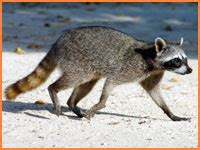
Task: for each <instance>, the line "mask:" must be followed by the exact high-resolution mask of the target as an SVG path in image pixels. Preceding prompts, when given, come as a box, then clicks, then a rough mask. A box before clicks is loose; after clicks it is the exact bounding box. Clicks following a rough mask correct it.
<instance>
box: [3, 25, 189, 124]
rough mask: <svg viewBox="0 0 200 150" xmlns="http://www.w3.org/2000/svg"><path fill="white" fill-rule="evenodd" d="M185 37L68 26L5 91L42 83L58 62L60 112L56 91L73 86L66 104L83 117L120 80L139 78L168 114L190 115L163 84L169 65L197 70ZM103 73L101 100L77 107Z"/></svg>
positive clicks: (12, 93) (56, 84)
mask: <svg viewBox="0 0 200 150" xmlns="http://www.w3.org/2000/svg"><path fill="white" fill-rule="evenodd" d="M182 43H183V39H181V42H180V43H171V42H169V41H166V40H164V39H162V38H160V37H157V38H156V39H155V41H154V42H152V43H147V42H144V41H140V40H136V39H135V38H133V37H132V36H130V35H128V34H125V33H122V32H120V31H117V30H115V29H112V28H108V27H99V26H90V27H81V28H75V29H70V30H66V31H65V33H64V34H63V35H62V36H61V37H60V38H59V39H58V40H57V41H56V42H55V43H54V44H53V46H52V47H51V49H50V51H49V52H48V54H47V55H46V56H45V57H44V59H43V60H42V61H41V62H40V63H39V65H38V66H37V67H36V68H35V70H34V71H33V72H32V73H31V74H29V75H28V76H26V77H25V78H23V79H21V80H19V81H17V82H16V83H14V84H12V85H10V86H8V87H7V88H6V90H5V95H6V98H7V99H9V100H12V99H15V98H16V97H17V96H18V95H19V94H21V93H25V92H26V91H30V90H32V89H34V88H36V87H38V86H39V85H41V84H42V83H44V81H45V80H46V79H47V78H48V77H49V75H50V74H51V72H52V71H53V70H54V69H55V68H56V67H58V68H59V69H60V70H61V72H62V75H61V76H60V78H59V79H58V80H57V81H56V82H54V83H53V84H51V85H50V86H49V87H48V91H49V94H50V97H51V100H52V102H53V105H54V107H55V113H56V114H57V115H59V114H60V113H61V107H60V103H59V100H58V97H57V93H58V92H59V91H61V90H64V89H67V88H71V87H74V91H73V93H72V95H71V96H70V98H69V100H68V102H67V104H68V106H69V108H70V109H71V110H72V111H73V112H74V113H75V114H76V115H77V116H78V117H85V118H88V119H90V118H91V117H93V116H94V114H95V113H96V112H97V111H98V110H100V109H102V108H103V107H105V103H106V100H107V99H108V96H109V95H110V93H111V92H112V90H113V89H114V88H115V87H116V86H117V85H120V84H123V83H127V82H133V81H137V82H139V83H140V84H141V86H142V87H143V88H144V89H145V90H146V91H147V93H148V94H149V95H150V96H151V98H152V99H153V100H154V102H155V103H156V104H157V105H158V106H159V107H160V108H161V109H162V110H163V111H164V112H165V113H166V114H167V116H168V117H169V118H171V119H172V120H173V121H181V120H188V118H182V117H178V116H175V115H174V114H173V113H172V112H171V111H170V109H169V108H168V106H167V105H166V103H165V101H164V99H163V97H162V95H161V93H160V86H159V85H160V81H161V79H162V77H163V74H164V72H165V71H166V70H167V71H172V72H175V73H178V74H182V75H184V74H189V73H191V72H192V69H191V68H190V67H189V66H188V62H187V57H186V55H185V53H184V51H183V50H182V48H181V46H182ZM101 78H106V81H105V84H104V87H103V91H102V94H101V97H100V100H99V102H98V103H97V104H95V105H94V106H93V107H91V108H90V109H89V110H88V111H86V112H84V111H82V110H81V109H80V108H79V107H77V104H78V102H79V101H80V100H81V99H82V98H83V97H85V96H86V95H87V94H88V93H89V92H90V91H91V89H92V88H93V87H94V85H95V84H96V82H97V81H98V80H99V79H101Z"/></svg>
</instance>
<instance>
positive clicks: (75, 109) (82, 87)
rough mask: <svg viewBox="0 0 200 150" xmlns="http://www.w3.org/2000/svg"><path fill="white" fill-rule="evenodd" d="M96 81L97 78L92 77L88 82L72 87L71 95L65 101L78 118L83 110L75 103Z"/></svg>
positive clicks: (81, 115)
mask: <svg viewBox="0 0 200 150" xmlns="http://www.w3.org/2000/svg"><path fill="white" fill-rule="evenodd" d="M97 81H98V79H93V80H91V81H89V82H86V83H84V84H81V85H79V86H78V87H76V88H75V89H74V91H73V93H72V95H71V96H70V98H69V99H68V101H67V105H68V106H69V108H70V109H71V110H72V111H73V112H74V113H75V114H76V115H77V116H78V117H80V118H82V117H83V112H82V111H81V109H80V108H78V107H77V106H76V105H77V104H78V102H79V101H80V100H81V99H82V98H84V97H85V96H86V95H87V94H88V93H89V92H90V91H91V90H92V88H93V87H94V85H95V84H96V83H97Z"/></svg>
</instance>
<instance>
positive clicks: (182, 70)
mask: <svg viewBox="0 0 200 150" xmlns="http://www.w3.org/2000/svg"><path fill="white" fill-rule="evenodd" d="M173 72H175V73H178V74H181V75H185V74H190V73H192V68H190V67H189V66H188V65H182V66H181V67H180V68H177V69H175V70H173Z"/></svg>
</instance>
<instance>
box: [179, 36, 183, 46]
mask: <svg viewBox="0 0 200 150" xmlns="http://www.w3.org/2000/svg"><path fill="white" fill-rule="evenodd" d="M179 45H180V46H182V45H183V37H181V40H180V43H179Z"/></svg>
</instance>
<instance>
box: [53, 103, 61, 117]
mask: <svg viewBox="0 0 200 150" xmlns="http://www.w3.org/2000/svg"><path fill="white" fill-rule="evenodd" d="M54 109H55V110H54V113H55V114H56V115H57V116H58V117H59V116H60V115H61V113H62V111H61V107H60V105H58V106H56V107H55V108H54Z"/></svg>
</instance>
